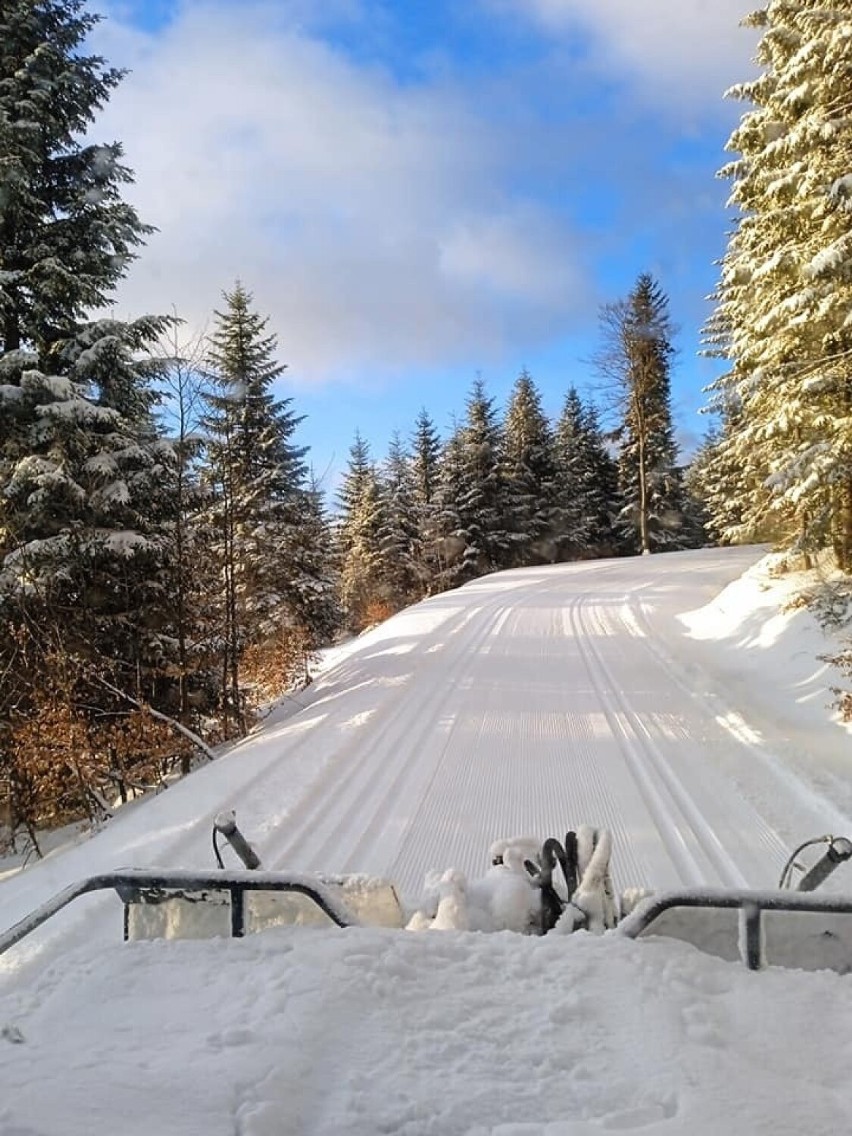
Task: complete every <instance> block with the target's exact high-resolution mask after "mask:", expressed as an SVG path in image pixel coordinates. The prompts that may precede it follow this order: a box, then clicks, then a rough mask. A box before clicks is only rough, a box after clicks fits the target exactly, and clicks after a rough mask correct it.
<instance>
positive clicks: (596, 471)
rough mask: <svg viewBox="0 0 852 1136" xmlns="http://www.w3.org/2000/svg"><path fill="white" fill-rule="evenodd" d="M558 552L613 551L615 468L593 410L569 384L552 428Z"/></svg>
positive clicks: (568, 555) (576, 555)
mask: <svg viewBox="0 0 852 1136" xmlns="http://www.w3.org/2000/svg"><path fill="white" fill-rule="evenodd" d="M554 454H555V459H556V470H557V473H556V487H557V495H556V500H557V510H558V518H559V519H558V531H559V534H560V538H559V546H558V556H559V559H560V560H566V559H567V560H577V559H584V558H586V557H595V556H609V555H612V554H613V553H615V552H616V551H618V546H619V541H618V538H617V536H616V532H615V519H616V517H617V516H618V515H619V513H620V511H621V504H620V495H619V492H618V467H617V465H616V463H615V461H614V459H613V458H612V457H611V456H610V454H609V453H608V451H607V448H606V444H605V442H604V439H603V435H602V433H601V430H600V427H599V425H598V418H597V412H596V410H595V408H594V406H593V405H591V404H589V405H588V406H586V405H584V404H583V401H582V399H581V398H580V396H579V394H578V393H577V390H576V389H575V388H574V387H571V388H569V390H568V393H567V395H566V396H565V403H564V405H563V407H562V412H561V414H560V416H559V419H558V420H557V423H556V428H555V431H554Z"/></svg>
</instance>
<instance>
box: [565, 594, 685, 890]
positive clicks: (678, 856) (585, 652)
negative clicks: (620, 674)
mask: <svg viewBox="0 0 852 1136" xmlns="http://www.w3.org/2000/svg"><path fill="white" fill-rule="evenodd" d="M585 602H587V601H586V599H585V597H583V596H582V595H578V596H576V597H575V598H574V599H573V600H572V602H571V603H570V604H569V605H568V607H567V610H566V614H567V618H568V622H569V626H570V629H571V634H572V635H573V637H574V639H575V640H576V642H577V645H578V647H579V649H580V653H581V655H582V657H583V661H584V664H585V667H586V671H587V674H588V677H589V680H590V682H591V684H592V687H593V689H594V691H595V693H596V695H597V698H598V703H599V706H600V710H601V713H602V714H603V715H604V718H605V719H606V722H607V725H608V726H609V729H610V733H611V735H612V738H613V740H614V741H615V743H616V745H617V747H618V749H619V750H620V751H621V756H622V760H623V763H624V767H625V768H626V770H627V771H628V772H629V774H630V775H631V778H632V781H633V783H634V785H635V786H636V789H637V790H638V793H639V797H640V799H641V801H642V803H643V804H644V806H645V809H646V810H647V812H648V815H649V817H650V819H651V821H652V822H653V824H654V826H655V828H656V830H657V833H658V835H659V838H660V841H661V843H662V845H663V847H664V848H665V850H666V852H667V853H668V856H669V860H670V861H671V863H672V865H673V867H674V868H675V870H676V872H677V875H678V877H679V879H680V882H681V883H682V884H684V885H687V886H689V885H694V884H698V883H701V882H702V880H703V873H702V871H701V869H700V868H699V866H698V864H697V863H696V861H695V859H694V857H693V855H692V853H691V851H690V849H689V846H688V843H687V841H686V839H685V837H684V835H683V833H682V832H681V830H680V827H679V826H678V824H677V822H676V820H675V819H674V818H673V816H672V814H671V812H670V810H669V807H668V805H667V802H666V801H665V799H664V797H662V796H661V794H660V792H659V791H658V789H657V788H656V786H655V785H654V782H653V779H652V778H651V776H650V774H649V772H648V770H647V768H646V765H645V763H644V762H642V760H641V757H640V755H639V754H638V753H637V752H636V751H637V746H636V744H635V742H633V741H632V740H631V737H630V734H629V731H628V729H627V728H626V725H625V724H623V723H622V722H621V720H620V717H619V715H618V713H617V712H616V711H615V710H614V709H613V706H612V703H613V701H614V698H613V695H614V693H615V692H614V691H612V690H611V689H606V688H605V685H604V681H603V680H602V677H601V671H600V665H599V652H598V651H596V650H595V649H594V648H593V647H592V643H591V636H590V635H589V634H588V631H587V629H586V625H585V623H584V621H583V618H582V615H581V611H580V609H581V607H582V606H583V604H584V603H585ZM604 678H605V676H604ZM619 827H621V828H622V832H623V831H624V828H623V826H621V825H620V826H619ZM626 835H627V840H626V842H625V843H626V846H627V847H628V848H629V847H630V843H631V842H630V835H631V834H630V833H629V832H627V834H626ZM637 878H638V879H639V880H641V881H642V882H643V884H644V885H646V886H647V885H651V884H652V879H651V878H649V874H648V872H647V869H646V871H645V872H644V873H642V874H640V875H639V876H638V877H637Z"/></svg>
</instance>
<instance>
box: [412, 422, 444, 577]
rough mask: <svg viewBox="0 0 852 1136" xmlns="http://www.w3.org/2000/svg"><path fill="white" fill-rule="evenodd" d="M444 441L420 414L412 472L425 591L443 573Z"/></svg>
mask: <svg viewBox="0 0 852 1136" xmlns="http://www.w3.org/2000/svg"><path fill="white" fill-rule="evenodd" d="M441 452H442V446H441V439H440V437H439V435H438V431H437V430H436V428H435V424H434V423H433V421H432V419H431V418H430V416H429V414H428V413H427V412H426V410H425V409H423V410H421V411H420V414H419V415H418V417H417V421H416V423H415V427H414V434H413V436H412V439H411V472H412V479H413V491H414V511H415V517H416V526H417V546H416V553H417V578H418V581H419V585H420V590H421V592H422V593H423V594H424V595H425V594H428V593H429V592H431V591H432V589H433V587H434V586H435V581H436V579H437V577H438V575H439V573H440V571H441V569H440V552H439V547H438V542H439V539H440V528H439V522H438V488H439V483H440V476H441Z"/></svg>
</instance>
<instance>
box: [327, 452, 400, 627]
mask: <svg viewBox="0 0 852 1136" xmlns="http://www.w3.org/2000/svg"><path fill="white" fill-rule="evenodd" d="M337 500H338V507H339V509H340V515H339V520H338V530H337V533H338V548H339V562H340V594H341V600H342V603H343V607H344V610H345V612H346V620H347V623H348V625H349V627H350V628H351V629H352V630H353V631H361V630H363V628H364V627H367V626H368V625H369V624H371V623H374V622H376V621H377V620H380V619H384V618H386V617H387V616H388V615H390V614H392V611H393V605H392V603H391V602H390V598H389V596H388V592H387V583H386V579H385V557H384V552H383V547H382V530H383V527H384V521H385V509H384V498H383V494H382V487H381V484H380V482H379V476H378V472H377V470H376V467H375V465H374V464H373V462H372V461H371V458H370V447H369V445H368V443H367V442H366V441H365V440H364V438H362V437H361V434H360V432H358V431H356V433H355V440H354V442H353V443H352V446H351V448H350V451H349V464H348V468H347V471H346V473H345V475H344V477H343V482H342V484H341V487H340V492H339V493H338V499H337Z"/></svg>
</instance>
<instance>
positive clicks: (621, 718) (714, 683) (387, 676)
mask: <svg viewBox="0 0 852 1136" xmlns="http://www.w3.org/2000/svg"><path fill="white" fill-rule="evenodd" d="M772 569H773V562H772V561H771V560H767V559H765V558H764V556H763V550H761V549H725V550H705V551H702V552H697V553H671V554H666V555H660V556H652V557H643V558H636V559H633V560H623V561H602V562H588V563H584V564H577V565H564V566H559V567H552V568H540V569H524V570H520V571H517V572H509V573H502V574H500V575H497V576H493V577H488V578H486V579H484V580H479V581H477V582H476V583H475V584H474V585H471V586H469V587H465V588H461V589H459V590H457V591H455V592H451V593H447V594H445V595H442V596H436V597H433V598H432V599H429V600H426V601H424V602H423V603H422V604H418V605H416V606H415V607H413V608H411V609H409V610H408V611H406V612H404V613H401V615H400V616H398V617H396V618H395V619H392V620H389V621H387V622H386V623H384V624H382V625H381V626H379V627H377V628H375V629H373V630H372V631H370V632H368V633H366V634H365V635H363V636H360V637H359V638H357V639H355V640H352V641H350V642H349V643H347V644H345V645H343V646H341V647H340V648H336V649H335V652H334V654H333V655H332V656H331V657H327V658H326V659H325V660H324V663H323V667H324V669H322V672H321V673H320V674H319V675H318V676H317V677H316V678H315V681H314V682H313V684H312V685H311V687H310V688H309V689H308V690H307V691H304V692H302V693H301V694H300V696H299V699H298V702H292V701H291V702H288V703H286V704H285V705H283V706H282V707H281V708H279V710H277V711H276V712H275V713H273V714H271V715H270V716H269V718H268V719H267V720H266V722H265V723H264V724H263V726H262V727H261V728H260V729H258V730H257V731H256V732H255V733H254V734H253V735H252V736H251V737H249V738H247V739H245V740H244V741H242V742H241V743H239V744H238V745H236V746H234V747H233V748H232V750H230V751H229V752H228V753H227V754H225V755H224V756H222V757H220V758H219V759H218V760H217V761H215V762H213V763H210V764H208V765H206V766H204V767H203V768H201V769H199V770H198V771H197V772H196V773H194V774H192V775H191V776H190V777H188V778H186V779H185V780H183V781H181V782H179V783H177V784H175V785H173V786H172V787H170V788H169V789H168V790H167V791H165V792H163V793H162V794H160V795H159V796H157V797H154V798H152V799H150V800H147V801H141V802H136V803H134V804H132V805H131V806H129V807H127V808H126V809H123V810H121V812H120V813H119V814H118V815H117V816H116V818H115V819H114V820H113V821H111V822H110V824H109V825H108V826H107V827H106V828H105V829H104V830H103V831H102V832H100V833H99V834H98V835H96V836H94V837H93V838H91V839H89V840H86V841H83V842H80V843H77V844H76V845H74V846H72V847H70V848H65V849H63V850H57V851H56V852H55V853H53V854H51V855H50V856H48V857H47V858H46V859H45V860H44V861H42V862H40V863H37V864H31V865H30V866H29V867H27V868H26V869H25V870H23V871H20V872H17V873H15V874H10V875H7V876H6V878H5V879H3V880H2V881H0V929H4V928H6V927H8V926H10V925H11V924H12V923H14V922H15V921H16V920H17V919H19V918H21V917H23V916H24V915H26V914H27V913H28V912H29V911H31V910H32V909H33V908H34V907H35V906H36V905H37V904H39V903H41V902H43V901H45V900H47V899H48V898H50V897H51V896H53V895H54V894H55V893H56V892H57V891H59V890H60V889H61V888H62V887H64V886H67V885H68V884H70V883H72V882H74V881H76V880H78V879H80V878H82V877H84V876H87V875H91V874H94V873H96V872H99V871H102V870H106V869H109V868H114V867H117V866H121V865H132V866H136V867H146V866H156V865H168V866H172V867H181V868H205V869H207V868H210V867H212V853H211V848H210V830H211V826H212V822H213V819H214V818H215V817H216V815H217V814H219V813H221V812H223V811H226V810H228V809H231V808H233V809H235V810H236V814H237V822H238V823H239V824H240V826H241V828H242V830H243V832H244V833H245V835H246V836H247V838H248V839H249V840H250V841H251V843H252V845H253V846H254V847H255V848H256V850H257V852H258V854H259V855H260V857H261V859H262V861H263V865H264V868H266V869H269V870H282V869H288V870H293V871H296V872H311V871H320V870H322V871H325V872H329V873H341V872H342V873H348V872H359V873H363V874H364V876H365V877H366V878H367V880H368V881H372V883H373V884H374V883H375V880H376V878H377V877H388V878H391V879H393V880H394V881H396V882H397V883H398V884H399V886H400V890H401V895H402V898H403V900H404V901H405V904H406V906H407V908H408V909H409V911H410V910H412V909H413V908H414V906H416V905H417V904H418V903H419V901H420V900H421V896H422V885H423V881H424V878H425V877H426V875H427V873H429V872H431V873H432V875H431V876H430V877H429V879H430V889H429V893H430V894H429V896H428V897H427V899H428V900H429V903H431V904H432V907H431V910H427V911H426V912H425V916H424V919H423V922H424V923H425V924H427V925H428V924H430V923H431V920H432V919H433V917H434V916H435V915H436V914H437V913H438V910H439V909H440V908H441V905H442V904H443V912H442V914H441V920H440V922H441V923H443V924H445V925H448V926H450V927H458V926H459V925H460V924H463V923H464V922H467V924H468V925H473V924H476V923H477V921H480V920H483V919H484V916H483V914H482V913H483V912H486V911H488V912H489V913H490V914H489V917H490V919H491V925H492V926H493V925H500V923H499V921H500V920H501V919H502V920H503V924H502V925H505V924H506V923H511V922H512V921H513V920H514V921H515V922H517V923H522V922H523V920H524V919H525V918H527V917H528V915H529V907H528V906H526V904H527V902H528V899H529V886H528V884H527V883H526V881H525V880H524V879H523V877H522V876H521V875H520V874H519V873H517V872H515V871H514V870H513V864H514V866H515V867H517V859H516V858H515V859H513V855H512V854H511V853H508V854H507V848H506V845H505V844H503V845H499V844H498V845H496V846H495V848H492V845H495V842H496V841H499V840H501V838H506V837H509V838H511V837H512V835H513V834H515V833H523V834H525V835H526V836H528V837H529V836H533V835H537V836H539V837H541V836H544V835H556V836H558V837H559V838H560V839H562V836H563V835H564V833H565V831H566V829H567V828H570V827H575V826H576V825H578V824H579V823H581V822H583V821H588V822H590V823H593V824H596V825H601V826H603V827H606V828H607V829H608V830H610V832H611V833H612V838H613V874H614V877H615V885H616V890H617V891H619V890H621V889H622V888H624V887H627V886H629V885H637V886H639V887H643V886H647V887H653V888H657V889H662V888H665V887H670V886H702V885H707V886H712V887H719V886H722V887H730V886H732V885H735V884H741V883H746V884H748V885H749V886H752V887H772V886H774V884H775V883H776V881H777V878H778V875H779V873H780V870H781V867H782V866H783V864H784V861H785V860H786V857H787V853H788V852H789V850H790V849H792V848H793V847H794V846H795V845H796V844H798V843H800V842H801V841H802V840H803V839H805V838H806V837H808V836H813V835H817V834H818V833H821V832H825V831H829V830H834V831H836V832H837V833H838V834H842V835H848V834H849V833H850V832H852V820H850V817H852V772H850V771H848V770H846V769H844V762H846V764H848V761H846V758H845V755H846V753H847V752H848V749H849V729H848V727H846V726H844V725H843V724H841V723H839V722H838V721H837V720H836V717H834V716H833V715H832V713H831V711H830V710H829V709H828V708H827V704H828V702H829V701H830V694H829V692H828V686H829V685H830V684H831V682H832V681H833V677H832V675H831V672H830V671H829V670H827V669H826V665H825V664H822V663H819V662H818V661H816V659H817V656H818V655H819V654H822V653H825V652H826V650H830V649H831V646H832V644H831V641H830V640H827V639H826V638H825V636H824V635H823V633H822V632H821V630H820V629H819V627H818V626H817V625H816V623H815V621H814V619H813V617H812V615H810V613H809V612H807V611H806V610H804V609H802V608H799V607H787V606H786V605H787V601H788V600H789V598H790V597H791V596H792V595H793V594H794V591H795V589H796V588H797V587H801V586H802V584H803V580H802V578H801V577H797V578H792V579H791V578H785V577H778V576H777V575H775V574H774V573H773V570H772ZM805 583H807V581H805ZM515 843H516V844H517V846H518V848H521V847H523V844H522V842H521V841H519V840H516V841H515ZM495 850H497V851H499V852H500V854H501V855H502V854H507V855H506V860H507V862H506V864H504V866H503V867H500V866H499V865H492V864H491V860H492V859H493V858H494V852H495ZM847 871H848V869H847ZM843 872H844V869H843V868H841V869H840V870H839V871H838V872H837V873H836V875H835V876H834V877H832V880H831V881H830V885H831V887H832V888H833V889H835V890H838V889H840V890H842V888H843V886H844V884H843ZM847 887H848V882H847ZM368 890H369V889H368ZM495 902H497V904H498V907H499V912H496V913H495V910H494V903H495ZM462 908H464V910H462ZM120 936H121V905H120V904H119V903H118V902H117V900H116V899H115V898H114V897H112V896H100V897H99V896H92V897H88V898H87V899H85V900H81V901H79V905H78V904H75V905H73V906H72V907H70V908H68V909H67V911H66V912H64V913H63V914H62V915H60V916H58V917H57V919H56V920H52V921H51V922H50V923H48V924H46V925H45V926H44V927H43V928H42V929H41V930H40V931H39V932H37V933H36V934H35V935H34V936H31V937H30V938H27V939H25V940H23V941H22V942H21V943H20V944H19V945H18V946H16V947H14V948H12V949H11V950H10V951H9V952H8V953H7V954H5V955H3V956H0V1133H3V1134H4V1136H13V1134H14V1136H60V1134H61V1136H101V1134H103V1136H106V1134H110V1136H111V1134H112V1133H114V1132H116V1131H120V1132H121V1133H122V1136H136V1134H139V1136H142V1134H143V1133H144V1134H145V1136H148V1134H149V1133H151V1132H168V1133H169V1134H170V1136H201V1134H202V1133H203V1134H204V1136H218V1134H220V1133H221V1134H222V1136H234V1134H238V1136H281V1134H285V1136H286V1134H290V1133H292V1134H294V1136H295V1134H301V1133H310V1134H316V1136H324V1134H332V1133H334V1134H337V1133H346V1134H347V1136H374V1134H376V1133H382V1132H384V1133H395V1134H399V1136H433V1134H435V1136H437V1134H440V1136H600V1134H603V1133H607V1132H614V1131H630V1130H634V1129H635V1130H639V1131H641V1132H643V1133H644V1134H646V1136H663V1134H669V1133H671V1134H674V1133H677V1132H685V1131H689V1132H690V1133H691V1136H711V1134H712V1136H716V1134H717V1133H719V1132H723V1131H724V1132H730V1133H733V1134H742V1136H746V1134H751V1133H756V1132H766V1133H772V1134H773V1136H779V1134H782V1136H783V1134H786V1133H789V1134H791V1136H792V1134H793V1133H796V1134H798V1133H802V1132H809V1133H822V1132H832V1131H838V1132H842V1131H849V1130H850V1126H852V1093H850V1091H849V1088H848V1078H847V1074H846V1069H845V1062H844V1061H843V1060H842V1057H843V1055H844V1054H845V1053H847V1052H848V1051H850V1049H852V1018H850V1016H849V1014H848V1012H847V1005H846V1002H847V998H846V996H847V995H848V991H849V985H848V984H849V978H847V977H845V976H840V975H837V974H834V973H832V972H813V973H808V972H805V971H799V970H789V969H783V970H782V969H777V968H770V969H768V970H766V971H763V972H761V973H759V974H753V973H749V972H747V971H745V970H744V969H743V968H742V967H740V966H739V965H737V964H733V963H729V962H724V961H722V960H720V959H718V958H713V957H711V956H709V955H706V954H703V953H701V952H699V951H698V950H696V949H695V948H694V947H692V946H690V945H689V944H687V943H683V942H678V941H675V940H667V939H662V938H656V939H647V940H644V941H635V942H634V941H631V940H628V939H626V938H624V937H622V936H620V935H619V933H618V932H617V931H616V932H608V933H607V934H605V935H593V934H589V933H586V932H577V933H575V934H573V935H570V936H563V935H552V936H547V937H545V938H536V937H530V936H525V935H520V934H517V933H515V932H510V931H501V932H497V933H493V934H481V933H476V932H471V931H463V930H457V929H450V930H446V931H441V932H438V931H437V930H436V931H435V932H434V933H431V932H430V933H426V934H417V933H406V932H403V931H397V930H390V929H385V928H349V929H347V930H337V929H330V928H324V927H298V928H283V927H279V928H274V929H272V930H269V931H265V932H263V933H262V934H257V935H252V936H249V937H248V938H246V939H244V940H234V941H232V940H227V939H224V940H222V939H212V940H204V941H168V942H167V941H163V940H153V941H149V942H131V943H127V944H122V943H121V942H120V941H119V940H120Z"/></svg>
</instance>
